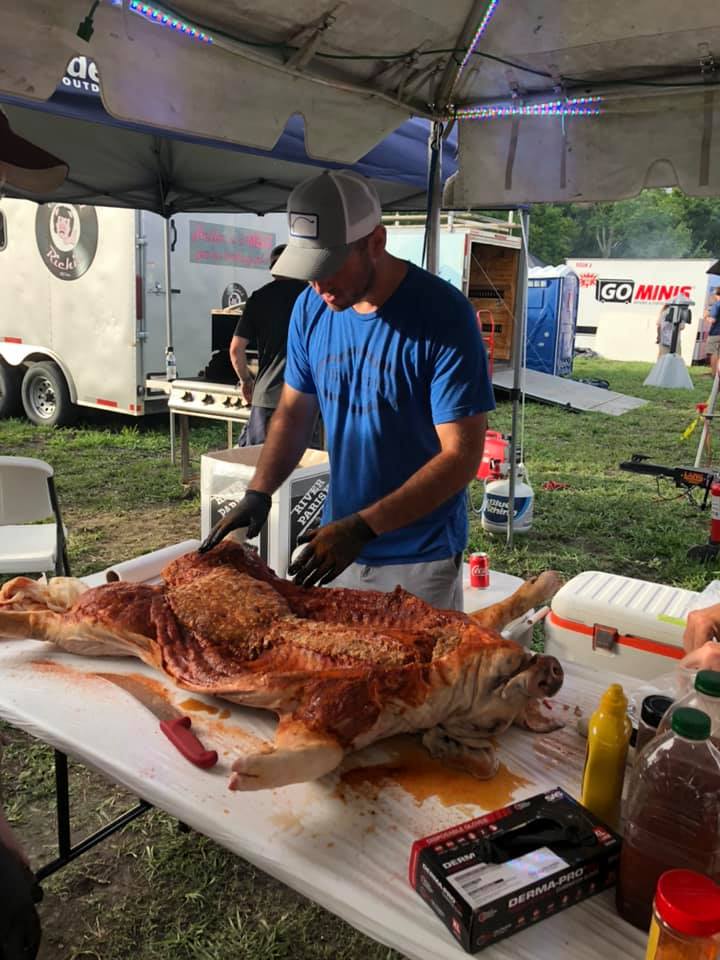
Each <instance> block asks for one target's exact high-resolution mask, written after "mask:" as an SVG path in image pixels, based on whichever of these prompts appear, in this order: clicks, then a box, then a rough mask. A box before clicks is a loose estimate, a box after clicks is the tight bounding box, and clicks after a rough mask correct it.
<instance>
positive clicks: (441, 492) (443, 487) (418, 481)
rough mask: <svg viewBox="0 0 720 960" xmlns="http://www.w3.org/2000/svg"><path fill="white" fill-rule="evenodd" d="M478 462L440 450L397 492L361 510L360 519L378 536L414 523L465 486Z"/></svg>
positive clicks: (474, 471) (475, 470)
mask: <svg viewBox="0 0 720 960" xmlns="http://www.w3.org/2000/svg"><path fill="white" fill-rule="evenodd" d="M480 453H481V455H482V445H481V446H480ZM478 462H479V457H478V458H477V459H476V458H475V456H473V455H469V456H468V455H465V454H462V453H457V452H449V451H443V452H441V453H439V454H437V456H435V457H433V458H432V460H429V461H428V462H427V463H426V464H425V465H424V466H423V467H421V468H420V470H418V471H417V472H416V473H414V474H413V475H412V476H411V477H409V478H408V479H407V480H406V481H405V483H404V484H403V485H402V486H401V487H398V489H397V490H393V492H392V493H389V494H388V495H387V496H386V497H383V498H382V500H378V501H377V502H376V503H373V504H372V505H371V506H369V507H366V508H365V509H364V510H360V511H359V513H360V516H361V517H362V518H363V520H364V521H365V522H366V523H367V524H368V526H369V527H370V528H371V529H372V530H373V531H374V532H375V533H377V534H381V533H388V532H389V531H390V530H397V529H399V528H400V527H405V526H407V525H408V524H409V523H414V522H415V521H416V520H419V519H420V518H421V517H424V516H427V514H428V513H431V512H432V511H433V510H435V508H436V507H439V506H440V504H441V503H444V502H445V501H446V500H449V499H450V497H452V496H453V495H454V494H456V493H457V492H458V491H459V490H462V489H463V488H464V487H466V486H467V485H468V483H470V481H471V480H472V479H473V477H474V476H475V474H476V472H477V466H478Z"/></svg>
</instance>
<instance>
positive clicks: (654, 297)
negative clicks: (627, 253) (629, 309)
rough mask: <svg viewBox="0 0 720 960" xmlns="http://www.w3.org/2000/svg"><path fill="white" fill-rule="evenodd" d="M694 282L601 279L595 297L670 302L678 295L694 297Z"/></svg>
mask: <svg viewBox="0 0 720 960" xmlns="http://www.w3.org/2000/svg"><path fill="white" fill-rule="evenodd" d="M692 290H693V288H692V284H689V283H686V284H678V283H676V284H668V285H665V284H662V283H636V282H635V281H634V280H600V279H598V280H597V281H596V283H595V299H596V300H599V301H600V303H668V302H669V301H670V300H674V299H675V298H676V297H687V299H688V300H691V299H692Z"/></svg>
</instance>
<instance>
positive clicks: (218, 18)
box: [0, 0, 720, 208]
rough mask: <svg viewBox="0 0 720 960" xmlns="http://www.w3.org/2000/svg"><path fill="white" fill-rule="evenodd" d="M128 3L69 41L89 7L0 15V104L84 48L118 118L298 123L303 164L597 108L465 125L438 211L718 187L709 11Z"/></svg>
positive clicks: (248, 135) (255, 1)
mask: <svg viewBox="0 0 720 960" xmlns="http://www.w3.org/2000/svg"><path fill="white" fill-rule="evenodd" d="M134 3H135V7H136V10H135V11H134V10H133V9H132V6H133V0H101V2H100V3H99V4H92V6H93V7H97V9H95V10H94V13H93V15H92V18H93V27H94V32H93V34H92V37H91V39H90V41H89V42H85V41H84V40H82V39H80V38H79V37H78V36H77V31H78V27H79V25H80V24H81V23H82V22H83V20H84V19H85V18H86V17H87V16H88V8H89V7H90V6H91V4H90V3H89V0H66V2H64V3H62V4H49V3H47V2H46V0H23V2H20V0H12V2H11V3H10V4H8V5H7V6H6V10H5V11H4V16H3V31H2V36H0V62H1V63H2V71H0V92H4V93H6V94H12V95H16V96H22V97H28V98H37V99H47V98H48V97H49V96H50V95H51V94H52V93H53V91H54V90H55V87H56V86H57V83H58V82H59V79H60V77H61V76H62V74H63V72H64V69H65V66H66V64H67V63H68V61H69V60H70V59H71V57H73V56H74V55H76V54H78V53H85V54H87V55H88V56H90V57H92V58H93V59H94V60H95V61H96V63H97V64H98V65H99V69H100V73H101V76H102V81H103V100H104V102H105V106H106V108H107V110H108V112H109V113H110V114H112V115H113V116H115V117H117V118H121V119H126V120H131V121H136V122H143V123H148V124H154V125H157V126H159V127H162V128H166V129H170V130H177V131H179V132H183V133H189V134H192V135H195V136H199V137H212V138H213V139H215V140H227V141H229V142H232V143H240V144H244V145H247V146H252V147H258V148H262V149H270V148H272V147H273V146H274V144H275V143H276V141H277V139H278V138H279V136H280V134H281V133H282V131H283V129H284V127H285V125H286V122H287V120H288V118H289V117H290V116H292V115H293V114H296V113H297V114H301V115H302V116H303V117H304V119H305V123H306V147H307V151H308V154H309V155H310V156H312V157H316V158H318V159H327V160H334V161H339V162H343V163H351V162H353V161H355V160H357V159H358V158H359V157H361V156H362V155H364V154H366V153H367V152H368V150H369V149H370V148H371V147H372V146H374V145H375V144H376V143H378V142H379V141H380V140H381V139H383V137H384V136H386V135H387V134H389V133H390V132H391V131H393V130H395V129H397V127H399V126H400V124H401V123H402V122H403V121H404V120H405V119H407V118H408V117H409V116H411V115H415V116H427V117H431V118H439V119H442V118H447V117H449V116H452V114H453V111H454V109H456V108H463V107H467V106H471V105H472V106H476V105H481V106H488V105H498V104H505V105H507V104H510V105H512V106H513V107H515V108H517V107H518V106H528V105H529V104H531V103H537V102H549V101H555V100H560V101H562V100H564V99H565V98H568V97H570V98H577V97H582V96H588V95H598V96H603V97H604V98H605V99H604V100H603V101H602V104H601V109H602V110H603V112H602V113H601V114H600V115H599V116H563V117H547V116H541V117H535V116H521V117H518V116H515V117H508V118H503V119H486V120H476V121H470V120H467V121H463V122H462V123H461V124H460V168H461V173H460V174H459V175H458V177H457V180H456V182H455V184H454V189H453V190H452V192H451V193H450V194H449V195H448V202H449V203H451V204H452V205H453V206H456V207H461V208H467V207H475V208H480V207H486V206H489V205H492V206H495V205H511V204H512V205H516V204H523V203H528V202H541V201H561V200H616V199H619V198H621V197H625V196H630V195H632V194H634V193H637V192H638V191H639V190H641V189H642V188H643V186H674V185H678V186H680V187H681V188H682V189H683V190H685V191H686V192H687V193H690V194H693V195H698V196H709V195H714V194H717V193H718V192H719V191H720V163H719V162H718V161H719V160H720V136H719V135H718V132H717V129H716V127H717V124H718V120H719V119H720V115H719V111H720V106H719V104H720V91H719V90H718V82H719V80H720V71H718V69H717V61H716V60H715V58H716V57H720V6H719V5H718V4H716V3H711V2H708V0H686V2H685V3H683V4H680V5H678V6H675V5H672V4H667V3H665V2H664V0H635V2H634V3H627V2H626V0H607V2H606V3H604V4H603V5H602V6H601V7H598V5H597V4H596V3H594V2H592V0H480V2H478V0H446V2H445V3H443V4H437V3H435V2H430V0H416V2H407V0H353V2H352V3H348V2H343V0H295V2H294V3H292V4H288V3H287V2H285V0H262V2H259V0H246V2H244V3H242V4H235V3H228V4H222V5H221V4H217V3H212V2H210V0H175V2H174V3H173V4H172V5H169V4H160V5H152V4H150V5H148V4H142V3H138V2H137V0H134ZM7 7H9V9H7ZM143 10H144V11H145V13H143ZM155 14H157V16H155ZM163 16H165V17H167V20H168V22H167V23H165V24H163V20H162V18H163ZM148 18H149V19H148ZM175 20H177V21H178V24H177V26H176V27H175V28H173V22H174V21H175ZM484 20H485V21H486V26H485V29H484V31H482V33H481V35H480V36H479V38H478V41H477V46H476V49H475V52H474V53H473V54H472V55H471V56H470V57H469V58H468V61H467V65H466V66H465V67H464V69H463V70H461V69H460V67H461V64H462V61H463V59H464V54H465V52H466V51H467V50H468V48H469V47H470V45H471V43H472V41H473V38H474V37H475V36H476V34H477V33H478V28H479V27H480V26H481V25H482V23H483V21H484ZM184 24H187V31H185V32H183V30H182V26H183V25H184ZM190 30H195V31H196V36H195V37H193V36H192V35H191V33H190V32H189V31H190ZM200 33H203V34H205V35H206V36H208V37H212V43H209V42H207V41H206V40H205V39H199V35H200Z"/></svg>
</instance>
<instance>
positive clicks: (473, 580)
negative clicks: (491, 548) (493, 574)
mask: <svg viewBox="0 0 720 960" xmlns="http://www.w3.org/2000/svg"><path fill="white" fill-rule="evenodd" d="M469 562H470V586H471V587H478V588H479V589H480V590H484V589H485V588H486V587H489V586H490V560H489V559H488V555H487V554H486V553H471V554H470V560H469Z"/></svg>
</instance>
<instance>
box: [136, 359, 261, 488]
mask: <svg viewBox="0 0 720 960" xmlns="http://www.w3.org/2000/svg"><path fill="white" fill-rule="evenodd" d="M163 393H164V394H165V395H166V396H167V398H168V409H169V410H170V414H171V416H170V457H171V459H172V462H173V463H175V417H174V416H173V414H178V420H179V422H180V467H181V470H182V479H183V482H184V483H187V482H189V481H190V479H191V471H190V437H189V432H190V430H189V423H190V420H189V418H190V417H205V419H207V420H224V421H225V422H226V423H227V438H228V448H229V447H232V446H233V442H234V440H233V423H234V422H241V423H244V422H246V421H247V420H249V419H250V407H247V406H245V401H244V400H243V398H242V394H241V393H240V390H239V389H238V388H237V387H235V386H233V385H232V384H229V383H213V382H212V381H211V380H205V378H204V377H194V378H190V379H188V380H166V379H165V378H164V377H151V378H150V379H149V380H146V381H145V396H146V397H152V396H153V395H154V396H157V395H158V394H163Z"/></svg>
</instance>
